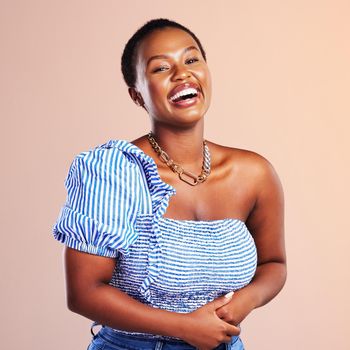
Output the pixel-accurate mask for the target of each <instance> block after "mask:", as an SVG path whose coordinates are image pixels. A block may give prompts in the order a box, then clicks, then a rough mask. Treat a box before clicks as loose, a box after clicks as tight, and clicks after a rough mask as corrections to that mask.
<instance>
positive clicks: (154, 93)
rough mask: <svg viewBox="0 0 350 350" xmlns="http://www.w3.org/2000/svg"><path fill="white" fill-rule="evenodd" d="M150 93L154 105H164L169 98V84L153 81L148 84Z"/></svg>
mask: <svg viewBox="0 0 350 350" xmlns="http://www.w3.org/2000/svg"><path fill="white" fill-rule="evenodd" d="M148 91H149V95H150V98H151V99H152V101H150V102H152V103H153V104H158V103H162V102H163V99H164V98H166V96H167V82H166V81H164V80H162V81H157V80H153V81H150V82H149V84H148Z"/></svg>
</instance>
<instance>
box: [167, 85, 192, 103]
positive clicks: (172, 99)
mask: <svg viewBox="0 0 350 350" xmlns="http://www.w3.org/2000/svg"><path fill="white" fill-rule="evenodd" d="M189 94H194V95H198V91H197V90H196V89H194V88H188V89H184V90H181V91H179V92H178V93H176V94H175V95H173V96H171V97H170V100H171V101H174V100H176V99H177V98H179V97H181V96H184V95H189Z"/></svg>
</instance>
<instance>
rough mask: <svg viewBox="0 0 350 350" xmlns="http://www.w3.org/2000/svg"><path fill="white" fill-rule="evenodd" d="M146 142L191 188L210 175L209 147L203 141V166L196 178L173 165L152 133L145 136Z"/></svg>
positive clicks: (177, 165) (175, 164)
mask: <svg viewBox="0 0 350 350" xmlns="http://www.w3.org/2000/svg"><path fill="white" fill-rule="evenodd" d="M147 138H148V141H149V142H150V144H151V146H152V148H153V149H154V150H155V151H156V153H157V154H158V156H159V157H160V159H161V160H162V161H163V162H164V163H165V164H166V165H167V166H168V167H169V168H170V169H171V170H172V171H173V172H174V173H177V174H178V175H179V178H180V179H181V180H182V181H184V182H186V183H187V184H189V185H191V186H195V185H198V184H200V183H202V182H204V181H205V180H206V179H207V178H208V176H209V174H210V153H209V147H208V145H207V143H206V142H205V140H203V165H202V171H201V173H200V174H199V175H198V176H196V175H194V174H193V173H191V172H190V171H186V170H185V169H184V168H183V167H182V166H181V165H179V164H177V163H175V162H174V161H173V160H172V159H171V158H170V157H169V155H168V154H167V153H166V152H165V151H163V150H162V149H161V148H160V146H159V145H158V143H157V141H156V140H155V139H154V137H153V135H152V131H150V132H149V133H148V134H147Z"/></svg>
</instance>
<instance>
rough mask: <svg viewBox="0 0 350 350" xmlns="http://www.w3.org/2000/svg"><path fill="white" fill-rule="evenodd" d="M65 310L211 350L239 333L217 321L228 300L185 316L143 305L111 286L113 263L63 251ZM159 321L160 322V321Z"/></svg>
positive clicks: (235, 329) (213, 303) (70, 251)
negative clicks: (176, 338) (65, 292)
mask: <svg viewBox="0 0 350 350" xmlns="http://www.w3.org/2000/svg"><path fill="white" fill-rule="evenodd" d="M64 257H65V259H64V260H65V269H66V288H67V302H68V308H69V309H70V310H71V311H73V312H76V313H78V314H81V315H83V316H85V317H87V318H89V319H91V320H95V321H98V322H99V323H101V324H103V325H107V326H109V327H112V328H115V329H121V330H126V331H135V332H143V333H152V334H159V335H166V336H173V337H178V338H181V339H183V340H185V341H187V342H189V343H190V344H193V345H194V346H197V347H200V348H201V349H210V348H213V347H215V346H216V345H217V344H219V343H220V342H222V341H227V340H228V339H229V335H233V334H238V333H239V331H240V330H239V329H238V328H237V327H235V326H233V325H230V324H228V323H227V322H224V321H223V320H220V319H219V318H218V317H217V315H216V312H215V310H216V309H217V308H218V307H221V306H222V305H224V304H226V303H227V302H228V301H229V299H225V298H224V297H221V298H218V299H216V300H214V301H213V302H211V303H209V304H207V305H205V306H204V307H202V308H199V309H197V310H196V311H194V312H192V313H188V314H181V313H175V312H170V311H166V310H162V309H158V308H153V307H150V306H148V305H145V304H143V303H141V302H139V301H137V300H135V299H133V298H132V297H130V296H129V295H128V294H126V293H124V292H122V291H121V290H119V289H117V288H115V287H113V286H110V285H109V284H108V283H109V281H110V279H111V277H112V274H113V271H114V268H115V264H116V260H115V259H113V258H106V257H101V256H97V255H92V254H87V253H83V252H80V251H78V250H74V249H71V248H66V249H65V254H64ZM160 320H161V321H160Z"/></svg>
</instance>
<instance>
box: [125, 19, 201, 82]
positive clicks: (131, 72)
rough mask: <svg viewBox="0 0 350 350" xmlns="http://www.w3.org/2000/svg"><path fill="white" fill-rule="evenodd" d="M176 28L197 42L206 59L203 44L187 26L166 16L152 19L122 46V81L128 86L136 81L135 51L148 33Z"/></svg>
mask: <svg viewBox="0 0 350 350" xmlns="http://www.w3.org/2000/svg"><path fill="white" fill-rule="evenodd" d="M169 27H170V28H178V29H181V30H183V31H185V32H187V33H188V34H190V35H191V36H192V38H193V39H194V40H195V41H196V43H197V44H198V47H199V49H200V51H201V53H202V56H203V58H204V60H205V61H206V60H207V58H206V55H205V51H204V49H203V46H202V44H201V42H200V41H199V39H198V38H197V36H196V35H195V34H194V33H193V32H192V31H190V30H189V29H188V28H186V27H184V26H183V25H182V24H180V23H177V22H175V21H172V20H169V19H166V18H158V19H152V20H150V21H148V22H146V23H145V24H144V25H143V26H142V27H140V28H139V29H138V30H137V31H136V32H135V34H134V35H133V36H132V37H131V38H130V39H129V41H128V42H127V43H126V45H125V47H124V51H123V54H122V60H121V65H122V73H123V77H124V81H125V83H126V85H128V86H129V87H135V83H136V69H135V59H136V51H137V47H138V45H139V43H140V42H141V41H142V40H143V39H144V38H145V37H146V36H147V35H149V34H150V33H152V32H154V31H155V30H159V29H164V28H169Z"/></svg>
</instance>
